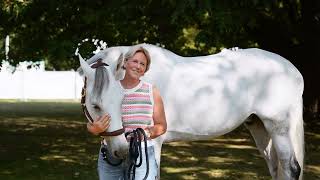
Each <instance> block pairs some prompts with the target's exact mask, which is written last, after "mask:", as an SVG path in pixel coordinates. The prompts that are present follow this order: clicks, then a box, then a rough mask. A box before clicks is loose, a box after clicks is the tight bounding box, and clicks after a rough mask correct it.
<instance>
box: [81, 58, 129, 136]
mask: <svg viewBox="0 0 320 180" xmlns="http://www.w3.org/2000/svg"><path fill="white" fill-rule="evenodd" d="M100 66H109V65H108V64H106V63H104V62H102V60H101V59H99V60H98V61H97V62H96V63H95V64H93V65H92V66H91V68H98V67H100ZM86 89H87V77H85V78H84V85H83V88H82V91H81V107H82V111H83V113H84V115H85V116H86V118H87V119H88V120H89V121H90V122H91V123H93V122H94V120H93V118H92V117H91V115H90V113H89V111H88V109H87V106H86ZM123 133H124V128H121V129H118V130H115V131H112V132H102V133H100V134H99V135H100V136H119V135H121V134H123Z"/></svg>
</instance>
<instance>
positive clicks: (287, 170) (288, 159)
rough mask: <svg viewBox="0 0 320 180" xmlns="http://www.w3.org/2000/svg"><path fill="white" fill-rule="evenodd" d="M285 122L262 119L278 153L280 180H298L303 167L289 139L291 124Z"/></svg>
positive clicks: (286, 120)
mask: <svg viewBox="0 0 320 180" xmlns="http://www.w3.org/2000/svg"><path fill="white" fill-rule="evenodd" d="M284 119H285V120H282V121H279V120H273V119H266V118H262V121H263V123H264V125H265V128H266V130H267V131H268V132H269V134H270V136H271V139H272V144H273V145H274V148H275V150H276V152H277V156H278V159H279V163H280V166H281V167H280V168H281V170H282V171H281V174H278V179H285V180H292V179H294V180H298V179H299V176H300V172H301V167H300V165H299V163H298V161H297V158H296V156H295V153H294V149H293V144H292V142H291V140H290V137H289V122H288V118H284ZM278 172H279V171H278Z"/></svg>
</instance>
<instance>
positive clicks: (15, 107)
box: [0, 102, 320, 180]
mask: <svg viewBox="0 0 320 180" xmlns="http://www.w3.org/2000/svg"><path fill="white" fill-rule="evenodd" d="M0 118H1V121H0V142H1V143H0V159H1V163H0V179H27V180H28V179H30V180H31V179H32V180H33V179H49V180H50V179H98V177H97V173H96V161H97V153H98V147H99V140H100V139H99V138H97V137H94V136H92V135H90V134H89V133H87V131H86V129H85V119H84V118H83V115H82V113H81V110H80V105H79V104H78V103H66V102H64V103H49V102H46V103H44V102H30V103H5V102H1V103H0ZM315 124H316V123H315ZM317 126H318V128H319V127H320V126H319V125H317ZM318 128H316V127H314V126H311V127H309V126H308V125H307V126H306V133H305V136H306V166H305V171H304V174H305V175H304V177H305V179H319V178H320V165H319V164H320V160H319V159H320V157H319V156H320V155H319V153H318V152H319V150H320V146H319V142H320V141H319V140H320V134H319V133H318V132H317V131H316V130H317V129H318ZM161 179H271V177H270V176H269V172H268V169H267V166H266V164H265V162H264V160H263V159H262V158H261V156H260V155H259V153H258V151H257V150H256V148H255V146H254V144H253V142H252V140H251V137H250V136H249V134H248V133H247V131H246V130H245V129H244V128H243V127H240V128H238V129H237V130H236V131H234V132H233V133H231V134H228V135H225V136H223V137H220V138H216V139H212V140H208V141H195V142H187V143H186V142H179V143H169V144H165V145H164V147H163V151H162V164H161Z"/></svg>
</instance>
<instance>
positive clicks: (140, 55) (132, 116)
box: [87, 46, 167, 180]
mask: <svg viewBox="0 0 320 180" xmlns="http://www.w3.org/2000/svg"><path fill="white" fill-rule="evenodd" d="M120 58H121V56H120ZM150 63H151V59H150V55H149V53H148V51H147V50H146V49H144V48H143V47H140V46H133V47H132V48H131V49H130V50H129V51H128V52H127V53H126V54H125V56H124V64H123V66H122V67H120V68H123V69H124V70H125V75H124V78H123V79H122V80H120V81H119V83H120V85H121V87H122V90H123V92H124V94H125V95H124V99H123V101H122V122H123V126H124V128H125V132H131V131H132V130H134V129H136V128H142V129H144V130H145V131H146V134H147V136H148V141H147V143H148V147H147V149H148V157H149V175H148V178H147V179H150V180H153V179H155V178H156V176H157V164H156V160H155V154H154V148H153V141H152V139H154V138H157V137H158V136H160V135H162V134H164V133H165V132H166V130H167V123H166V118H165V112H164V107H163V102H162V98H161V96H160V92H159V90H158V89H157V88H156V87H155V86H153V85H151V84H150V83H147V82H144V81H141V80H140V77H142V76H143V75H144V73H145V72H146V71H148V69H149V67H150ZM109 123H110V116H109V115H108V114H106V115H104V116H102V117H100V118H98V119H97V120H96V121H95V122H94V123H92V124H90V123H88V124H87V128H88V131H89V132H91V133H92V134H95V135H98V134H99V133H101V132H104V131H105V130H106V129H107V128H108V127H109ZM104 147H106V145H105V144H104V143H103V144H102V148H104ZM142 154H143V155H142V157H143V164H142V166H140V167H138V168H137V169H136V172H135V173H136V174H135V179H137V180H140V179H143V177H144V176H145V174H146V164H145V163H146V162H145V154H144V153H142ZM107 156H108V157H109V161H113V162H114V163H117V161H118V162H119V160H117V159H113V158H112V157H111V155H110V154H108V155H107ZM127 166H128V164H127V162H126V161H123V162H122V163H121V164H120V165H118V166H112V165H110V164H109V163H107V162H106V161H105V160H104V159H103V155H102V153H101V151H100V153H99V159H98V173H99V179H100V180H112V179H117V180H118V179H126V178H125V176H127V175H126V173H127V172H126V171H127V168H128V167H127Z"/></svg>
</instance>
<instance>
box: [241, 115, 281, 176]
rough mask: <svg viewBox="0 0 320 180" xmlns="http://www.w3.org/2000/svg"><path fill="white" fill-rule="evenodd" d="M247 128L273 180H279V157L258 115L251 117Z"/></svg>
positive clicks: (247, 122) (246, 124) (246, 125)
mask: <svg viewBox="0 0 320 180" xmlns="http://www.w3.org/2000/svg"><path fill="white" fill-rule="evenodd" d="M245 127H246V128H247V129H248V130H249V131H250V133H251V135H252V137H253V139H254V141H255V143H256V146H257V148H258V150H259V152H260V153H261V155H262V156H263V157H264V159H265V160H266V162H267V165H268V168H269V172H270V174H271V176H272V179H277V177H278V175H277V172H278V157H277V153H276V151H275V149H274V146H273V145H272V140H271V138H270V136H269V133H268V132H267V130H266V128H265V127H264V125H263V123H262V122H261V120H260V119H259V118H258V117H257V116H256V115H251V116H250V117H249V118H248V120H247V121H246V123H245Z"/></svg>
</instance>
